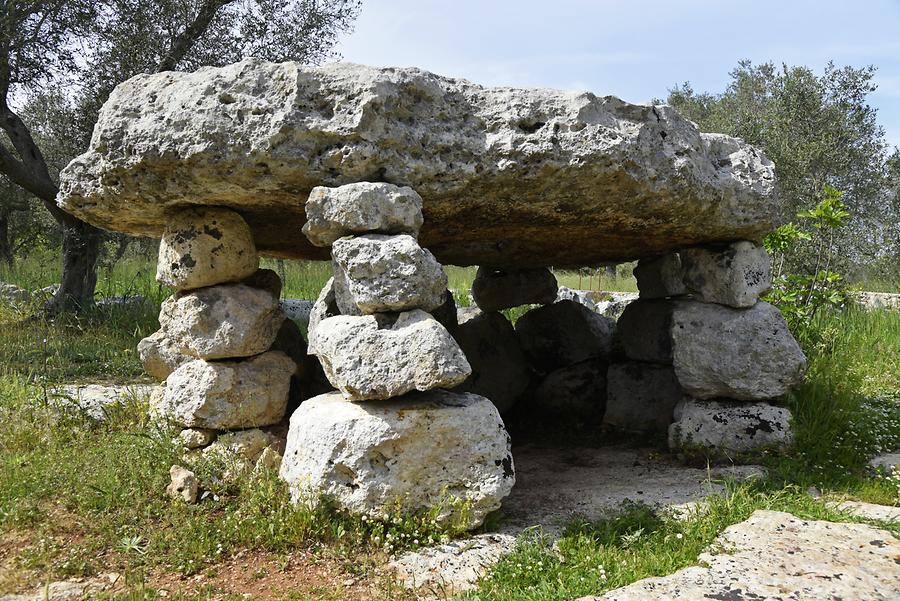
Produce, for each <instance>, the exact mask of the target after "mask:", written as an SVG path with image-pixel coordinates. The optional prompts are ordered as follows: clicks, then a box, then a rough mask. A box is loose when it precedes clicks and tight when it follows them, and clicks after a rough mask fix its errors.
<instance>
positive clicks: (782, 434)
mask: <svg viewBox="0 0 900 601" xmlns="http://www.w3.org/2000/svg"><path fill="white" fill-rule="evenodd" d="M634 273H635V277H636V278H637V282H638V289H639V290H640V299H639V300H638V301H635V302H633V303H631V304H630V305H629V306H628V308H627V309H626V310H625V312H624V313H623V315H622V317H621V318H620V319H619V321H618V329H617V336H616V346H617V350H618V356H619V360H618V361H617V362H616V363H614V364H613V365H611V366H610V370H609V372H608V380H609V395H608V400H607V412H606V415H605V417H604V420H605V421H606V422H607V423H609V424H612V425H613V426H617V427H620V428H625V429H632V430H659V429H664V428H665V429H667V430H668V435H669V445H670V447H672V448H673V449H679V448H684V447H690V446H702V447H710V448H715V449H719V450H722V451H727V452H736V451H746V450H751V449H754V448H759V447H762V446H767V445H773V444H786V443H788V442H790V439H791V433H790V427H789V421H790V413H789V412H788V411H787V410H786V409H783V408H780V407H778V406H777V399H778V397H781V396H782V395H784V394H785V393H787V392H788V391H789V390H791V388H793V387H794V386H796V385H797V384H799V383H800V382H801V381H802V378H803V373H804V370H805V367H806V358H805V356H804V355H803V352H802V350H801V349H800V346H799V345H798V344H797V342H796V341H795V340H794V338H793V337H792V336H791V334H790V332H789V331H788V328H787V324H786V323H785V321H784V318H783V317H782V316H781V313H780V312H779V311H778V310H777V309H776V308H775V307H773V306H772V305H770V304H768V303H766V302H763V301H760V300H759V296H760V295H761V294H763V293H764V292H766V291H767V290H768V289H769V288H770V286H771V271H770V259H769V257H768V255H767V254H766V252H765V250H764V249H763V248H762V247H760V246H757V245H756V244H754V243H752V242H748V241H739V242H735V243H731V244H725V245H720V246H716V247H704V248H690V249H686V250H683V251H681V252H679V253H670V254H667V255H664V256H660V257H654V258H651V259H648V260H642V261H640V262H639V263H638V265H637V267H636V268H635V270H634Z"/></svg>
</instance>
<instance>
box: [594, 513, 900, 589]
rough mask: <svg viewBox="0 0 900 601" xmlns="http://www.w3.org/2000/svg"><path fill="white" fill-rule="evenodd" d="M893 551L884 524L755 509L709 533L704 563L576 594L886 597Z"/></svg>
mask: <svg viewBox="0 0 900 601" xmlns="http://www.w3.org/2000/svg"><path fill="white" fill-rule="evenodd" d="M898 554H900V542H898V541H897V539H896V538H895V537H894V536H893V535H892V534H891V533H890V532H888V531H887V530H881V529H878V528H875V527H872V526H867V525H864V524H840V523H832V522H824V521H810V520H802V519H800V518H797V517H794V516H793V515H791V514H789V513H783V512H779V511H766V510H762V509H760V510H757V511H755V512H754V513H753V515H751V516H750V518H749V519H748V520H746V521H744V522H741V523H739V524H735V525H733V526H729V527H728V528H726V529H725V530H724V532H722V534H720V535H719V536H718V537H717V538H716V544H715V546H714V547H713V548H712V549H711V550H709V551H707V552H705V553H702V554H701V555H700V557H699V561H700V562H701V563H702V564H703V565H704V566H705V567H700V566H697V567H690V568H684V569H682V570H679V571H677V572H675V573H674V574H671V575H669V576H662V577H656V578H645V579H644V580H639V581H638V582H635V583H634V584H631V585H629V586H626V587H624V588H620V589H617V590H614V591H610V592H608V593H606V594H605V595H602V596H600V597H582V598H581V599H580V600H579V601H672V600H675V599H766V600H771V601H796V600H798V599H816V600H817V601H819V600H821V601H825V600H828V601H840V600H847V599H867V600H870V601H891V600H893V599H896V598H897V594H896V593H897V591H898V590H900V570H898V569H897V556H898Z"/></svg>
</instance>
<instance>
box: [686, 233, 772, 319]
mask: <svg viewBox="0 0 900 601" xmlns="http://www.w3.org/2000/svg"><path fill="white" fill-rule="evenodd" d="M680 255H681V264H682V267H683V269H684V285H685V287H686V288H687V290H688V291H689V292H690V293H691V294H693V295H694V298H696V299H697V300H702V301H704V302H707V303H719V304H722V305H728V306H730V307H739V308H740V307H752V306H753V305H754V304H756V301H757V300H759V297H760V295H761V294H763V293H764V292H766V291H768V290H769V289H770V288H771V287H772V259H771V258H769V255H768V253H767V252H766V249H765V248H763V247H762V246H757V245H756V244H754V243H752V242H747V241H746V240H743V241H740V242H734V243H732V244H729V245H727V246H725V247H724V248H718V247H716V248H703V247H699V248H688V249H685V250H683V251H681V252H680Z"/></svg>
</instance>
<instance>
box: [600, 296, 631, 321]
mask: <svg viewBox="0 0 900 601" xmlns="http://www.w3.org/2000/svg"><path fill="white" fill-rule="evenodd" d="M637 299H638V293H637V292H600V293H599V294H598V295H597V300H596V301H594V302H595V303H596V304H597V306H596V308H595V309H594V310H595V311H596V312H597V313H599V314H600V315H603V316H606V317H609V318H610V319H612V320H617V319H619V318H620V317H622V313H624V312H625V309H626V308H628V305H630V304H631V303H633V302H634V301H636V300H637Z"/></svg>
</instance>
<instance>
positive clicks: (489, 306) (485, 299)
mask: <svg viewBox="0 0 900 601" xmlns="http://www.w3.org/2000/svg"><path fill="white" fill-rule="evenodd" d="M556 291H557V283H556V276H554V275H553V273H552V272H551V271H550V270H549V269H547V268H546V267H538V268H533V269H496V268H492V267H479V268H478V271H477V272H476V274H475V280H474V281H473V282H472V297H473V298H474V299H475V304H476V305H478V308H479V309H481V310H482V311H502V310H503V309H511V308H512V307H518V306H519V305H547V304H549V303H552V302H554V301H555V300H556Z"/></svg>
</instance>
